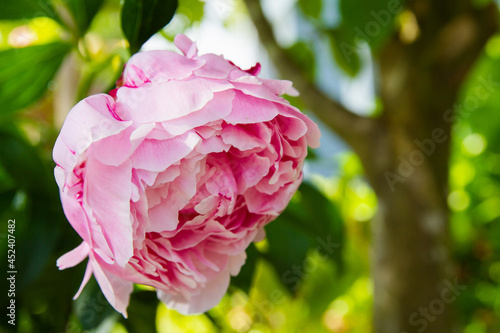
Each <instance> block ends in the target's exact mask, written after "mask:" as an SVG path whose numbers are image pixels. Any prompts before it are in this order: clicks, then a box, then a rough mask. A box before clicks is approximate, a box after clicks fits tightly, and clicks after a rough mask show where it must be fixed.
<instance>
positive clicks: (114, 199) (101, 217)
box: [85, 160, 133, 267]
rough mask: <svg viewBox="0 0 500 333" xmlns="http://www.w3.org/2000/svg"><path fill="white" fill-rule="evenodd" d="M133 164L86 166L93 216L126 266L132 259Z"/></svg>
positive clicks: (116, 255) (93, 162) (119, 263)
mask: <svg viewBox="0 0 500 333" xmlns="http://www.w3.org/2000/svg"><path fill="white" fill-rule="evenodd" d="M131 167H132V166H131V163H130V162H126V163H124V164H122V165H121V166H119V167H114V166H110V165H105V164H102V163H100V162H98V161H96V160H89V161H88V162H87V168H86V169H87V173H86V182H85V185H86V189H87V191H86V194H87V200H88V203H89V205H90V206H91V207H92V209H93V215H94V216H95V219H96V220H97V222H98V223H99V225H100V226H101V228H102V230H103V233H104V235H105V237H106V239H107V240H108V243H109V245H110V248H111V250H112V251H113V254H114V259H115V260H116V262H117V263H118V265H120V266H122V267H123V266H125V265H126V263H127V262H128V260H129V259H130V257H132V255H133V248H132V226H131V215H130V198H131V187H130V181H131V178H132V169H131Z"/></svg>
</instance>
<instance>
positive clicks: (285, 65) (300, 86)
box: [245, 0, 376, 153]
mask: <svg viewBox="0 0 500 333" xmlns="http://www.w3.org/2000/svg"><path fill="white" fill-rule="evenodd" d="M245 3H246V5H247V8H248V11H249V12H250V16H251V18H252V20H253V22H254V24H255V27H256V28H257V31H258V35H259V39H260V41H261V42H262V44H263V45H264V46H265V48H266V49H267V52H268V54H269V56H270V57H271V59H272V61H273V63H274V65H275V66H276V68H277V69H278V71H279V72H280V74H281V75H282V76H283V77H285V78H286V79H289V80H291V81H292V82H293V84H294V86H295V88H297V90H299V91H300V94H301V100H302V101H303V102H304V104H305V105H306V106H307V108H309V109H310V110H311V111H312V112H314V114H315V115H316V116H317V117H318V118H319V119H320V120H321V121H322V122H323V123H325V124H326V125H327V126H328V127H329V128H330V129H331V130H333V131H334V132H336V133H337V134H338V135H339V136H340V137H341V138H342V139H344V140H345V141H346V142H347V143H348V144H349V145H350V146H351V147H352V148H353V149H354V150H355V151H356V152H358V153H359V152H360V150H361V151H366V149H367V144H366V143H367V140H366V139H367V136H369V133H371V132H372V130H373V129H374V126H375V125H376V121H375V119H372V118H367V117H362V116H359V115H356V114H354V113H353V112H351V111H349V110H348V109H346V108H345V107H344V106H342V105H341V104H339V103H338V102H336V101H334V100H332V99H331V98H330V97H328V96H327V95H326V94H324V93H323V92H322V91H320V90H319V89H318V88H317V87H316V85H315V84H314V83H313V82H311V81H310V80H309V79H308V78H307V77H306V75H304V73H303V71H302V70H301V69H300V68H299V67H298V66H297V65H296V64H295V63H294V62H293V60H292V59H291V58H290V57H289V55H288V54H287V53H286V51H285V50H283V49H282V48H281V47H280V46H279V45H278V43H277V41H276V39H275V37H274V34H273V29H272V27H271V24H270V23H269V21H268V20H267V19H266V17H265V16H264V13H263V12H262V8H261V6H260V1H259V0H245ZM368 142H369V141H368Z"/></svg>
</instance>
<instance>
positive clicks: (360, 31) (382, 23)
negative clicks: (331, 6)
mask: <svg viewBox="0 0 500 333" xmlns="http://www.w3.org/2000/svg"><path fill="white" fill-rule="evenodd" d="M402 8H403V7H402V5H401V2H400V1H397V0H341V1H340V12H341V16H342V29H343V30H344V31H343V33H344V34H345V35H346V36H348V35H349V36H352V37H350V38H348V40H347V41H349V40H351V41H352V40H359V39H362V40H365V41H366V42H367V43H368V44H369V45H370V46H371V47H372V49H373V50H377V49H378V48H379V47H380V46H381V45H382V44H383V42H384V41H385V40H386V39H387V38H388V36H389V35H390V33H391V32H392V31H394V24H393V22H394V20H395V18H396V16H397V15H398V14H399V13H400V12H401V10H402Z"/></svg>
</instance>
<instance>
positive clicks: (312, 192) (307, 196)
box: [282, 182, 345, 263]
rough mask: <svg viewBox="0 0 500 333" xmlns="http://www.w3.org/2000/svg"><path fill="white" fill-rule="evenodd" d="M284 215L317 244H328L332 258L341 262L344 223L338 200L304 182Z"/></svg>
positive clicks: (327, 249) (325, 245)
mask: <svg viewBox="0 0 500 333" xmlns="http://www.w3.org/2000/svg"><path fill="white" fill-rule="evenodd" d="M282 216H283V217H284V218H286V220H287V221H288V222H289V223H290V224H292V225H294V226H295V227H296V228H297V229H298V230H301V231H302V232H303V233H304V234H306V235H308V236H309V237H310V238H311V239H312V240H313V241H314V242H315V243H317V244H318V245H320V246H322V247H326V249H323V250H326V251H327V254H328V255H329V256H330V258H331V259H332V260H334V261H336V262H339V263H340V262H341V259H340V258H341V254H342V246H343V244H344V242H345V241H344V236H345V232H344V223H343V221H342V218H341V216H340V213H339V212H338V210H337V208H336V207H335V205H334V203H333V202H331V201H330V200H328V199H327V198H326V197H325V196H324V195H323V193H321V192H320V191H319V190H318V189H317V188H316V187H314V186H313V185H311V184H309V183H307V182H303V183H302V184H301V185H300V188H299V190H298V192H297V194H296V195H295V197H294V199H293V201H292V203H291V204H290V205H289V206H288V208H287V209H286V210H285V211H284V212H283V214H282ZM323 252H324V251H323Z"/></svg>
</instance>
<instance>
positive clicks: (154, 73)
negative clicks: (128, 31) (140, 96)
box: [123, 50, 205, 87]
mask: <svg viewBox="0 0 500 333" xmlns="http://www.w3.org/2000/svg"><path fill="white" fill-rule="evenodd" d="M204 63H205V61H200V60H192V59H188V58H186V57H183V56H182V55H180V54H177V53H174V52H169V51H162V50H155V51H149V52H139V53H136V54H134V55H133V56H132V57H131V58H130V60H129V61H128V62H127V65H126V66H125V71H124V75H123V84H124V85H125V86H128V87H138V86H141V85H142V84H144V83H145V82H165V81H168V80H172V79H176V80H183V79H186V78H188V77H189V76H191V74H192V73H193V71H195V70H197V69H198V68H200V67H201V66H202V65H203V64H204Z"/></svg>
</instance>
